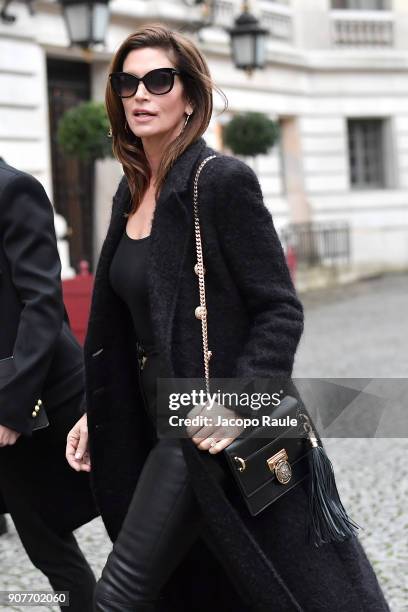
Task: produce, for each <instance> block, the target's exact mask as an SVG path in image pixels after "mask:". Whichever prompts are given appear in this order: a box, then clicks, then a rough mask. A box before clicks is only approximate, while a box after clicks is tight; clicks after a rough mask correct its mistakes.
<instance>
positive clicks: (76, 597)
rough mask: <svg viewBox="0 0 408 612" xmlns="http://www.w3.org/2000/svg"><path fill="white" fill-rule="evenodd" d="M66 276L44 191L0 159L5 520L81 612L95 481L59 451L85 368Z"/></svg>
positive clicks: (0, 499) (1, 491) (88, 605)
mask: <svg viewBox="0 0 408 612" xmlns="http://www.w3.org/2000/svg"><path fill="white" fill-rule="evenodd" d="M60 275H61V263H60V259H59V255H58V249H57V240H56V236H55V229H54V214H53V210H52V206H51V204H50V201H49V200H48V198H47V195H46V193H45V191H44V189H43V188H42V186H41V185H40V183H39V182H38V181H37V180H36V179H35V178H34V177H32V176H30V175H28V174H26V173H24V172H21V171H19V170H17V169H15V168H12V167H11V166H9V165H7V164H6V163H5V162H4V161H2V160H0V329H1V333H0V513H2V512H9V513H10V514H11V516H12V519H13V521H14V524H15V527H16V529H17V531H18V534H19V536H20V538H21V541H22V543H23V545H24V547H25V549H26V551H27V554H28V555H29V557H30V560H31V561H32V563H33V564H34V565H35V567H37V568H38V569H39V570H41V571H42V572H43V574H44V575H45V576H46V577H47V578H48V579H49V581H50V584H51V586H52V588H53V589H54V590H56V591H69V593H70V610H72V611H73V612H75V611H77V612H84V611H90V610H91V609H92V598H93V591H94V588H95V583H96V581H95V577H94V575H93V572H92V570H91V568H90V566H89V564H88V563H87V561H86V559H85V558H84V556H83V554H82V552H81V551H80V549H79V547H78V544H77V542H76V539H75V537H74V535H73V534H72V531H73V530H74V529H77V528H78V527H79V526H80V525H82V524H84V523H86V522H88V521H89V520H91V519H92V518H94V517H95V516H96V515H97V512H96V509H95V503H94V500H93V497H92V492H91V488H90V486H89V476H88V475H87V474H75V473H74V472H73V471H72V470H71V469H69V467H68V465H67V464H66V461H65V459H64V453H63V452H61V451H62V449H64V448H65V441H66V436H67V432H68V431H69V430H70V429H71V428H72V426H73V425H74V423H76V422H77V420H78V418H79V417H80V415H81V414H83V408H82V406H83V403H84V402H83V397H84V375H83V370H84V366H83V355H82V349H81V347H80V345H79V344H78V342H77V341H76V340H75V338H74V336H73V335H72V332H71V330H70V328H69V325H68V319H67V316H66V313H65V312H64V304H63V301H62V290H61V277H60ZM73 497H74V498H75V502H76V503H75V507H73V508H70V501H71V500H72V498H73ZM14 571H16V569H15V568H14ZM62 609H65V607H62Z"/></svg>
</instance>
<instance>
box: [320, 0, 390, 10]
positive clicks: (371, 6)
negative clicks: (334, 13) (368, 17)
mask: <svg viewBox="0 0 408 612" xmlns="http://www.w3.org/2000/svg"><path fill="white" fill-rule="evenodd" d="M331 4H332V9H346V10H350V11H388V10H390V8H391V7H390V0H332V3H331Z"/></svg>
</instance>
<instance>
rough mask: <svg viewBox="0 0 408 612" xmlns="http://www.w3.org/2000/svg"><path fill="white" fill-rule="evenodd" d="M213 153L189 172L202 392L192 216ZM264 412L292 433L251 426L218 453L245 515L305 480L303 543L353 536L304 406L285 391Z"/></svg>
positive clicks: (207, 354) (203, 314)
mask: <svg viewBox="0 0 408 612" xmlns="http://www.w3.org/2000/svg"><path fill="white" fill-rule="evenodd" d="M216 157H217V156H216V155H210V156H208V157H207V158H205V159H204V160H203V161H202V162H201V164H200V165H199V167H198V169H197V172H196V175H195V180H194V190H193V207H194V229H195V241H196V256H197V262H196V264H195V266H194V271H195V273H196V274H197V276H198V285H199V294H200V305H199V306H197V308H196V310H195V316H196V317H197V318H198V319H200V320H201V328H202V343H203V357H204V375H205V386H206V392H207V394H209V393H210V375H209V361H210V359H211V351H210V350H209V349H208V330H207V307H206V296H205V282H204V274H205V268H204V262H203V253H202V242H201V230H200V222H199V215H198V179H199V176H200V173H201V171H202V169H203V167H204V166H205V164H206V163H207V162H208V161H210V160H211V159H213V158H216ZM270 416H271V417H272V418H276V419H280V418H281V417H290V418H293V419H296V421H297V424H298V426H297V428H296V430H295V431H294V429H293V426H288V427H285V426H282V427H277V428H275V427H274V429H273V431H274V432H275V433H276V436H274V437H271V426H270V425H265V426H263V427H262V426H259V427H256V428H252V429H251V430H250V431H249V433H248V432H247V433H246V434H245V436H244V437H243V438H236V439H235V440H234V441H233V442H232V443H231V444H230V445H229V446H227V447H226V448H225V449H224V451H223V453H224V455H225V456H226V458H227V463H228V465H229V467H230V469H231V471H232V474H233V477H234V479H235V481H236V483H237V485H238V487H239V489H240V491H241V493H242V496H243V500H244V502H245V504H246V506H247V508H248V510H249V512H250V514H251V515H252V516H256V515H258V514H260V513H261V512H262V511H263V510H265V509H266V508H268V507H269V506H270V505H271V504H272V503H273V502H275V501H276V500H277V499H279V498H280V497H282V495H285V494H286V493H288V492H289V491H291V490H292V489H293V488H294V487H296V486H298V485H299V484H300V483H301V482H302V481H303V480H305V479H308V483H309V514H310V516H309V519H310V522H309V528H308V539H309V541H311V540H313V542H314V544H315V546H320V545H321V544H324V543H326V542H329V541H342V540H344V539H345V538H347V537H350V536H354V535H356V531H355V529H356V528H358V525H357V524H356V523H354V522H353V521H352V520H351V519H350V518H349V517H348V516H347V514H346V511H345V509H344V507H343V505H342V503H341V501H340V497H339V494H338V491H337V487H336V484H335V479H334V471H333V466H332V464H331V462H330V460H329V458H328V457H327V455H326V452H325V450H324V448H323V445H322V442H321V440H320V438H319V437H318V435H317V433H316V428H315V426H314V424H313V421H312V419H311V417H310V415H309V414H308V412H307V410H306V409H305V407H304V406H303V405H302V406H300V402H299V401H298V400H297V399H296V398H294V397H292V396H290V395H286V396H285V397H283V398H282V399H281V401H280V403H279V404H278V406H274V407H273V408H271V414H270ZM284 420H285V419H283V421H284ZM289 422H290V420H289Z"/></svg>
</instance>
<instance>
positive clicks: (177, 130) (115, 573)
mask: <svg viewBox="0 0 408 612" xmlns="http://www.w3.org/2000/svg"><path fill="white" fill-rule="evenodd" d="M111 72H112V73H113V74H112V75H111V78H110V81H109V82H108V85H107V90H106V102H107V109H108V114H109V118H110V122H111V126H112V135H113V146H114V151H115V154H116V156H117V158H118V159H119V160H120V162H121V163H122V164H123V168H124V171H125V175H126V176H125V177H124V178H123V179H122V181H121V183H120V185H119V188H118V191H117V193H116V195H115V197H114V202H113V211H112V218H111V222H110V227H109V231H108V235H107V238H106V240H105V243H104V246H103V249H102V253H101V257H100V261H99V266H98V270H97V273H96V279H95V290H94V296H93V303H92V308H91V315H90V322H89V330H88V335H87V340H86V346H85V361H86V372H87V384H86V386H87V401H88V417H87V422H86V417H83V419H82V420H81V422H80V423H79V424H78V425H77V428H76V429H75V431H74V435H75V437H76V439H78V438H79V439H80V442H79V444H78V449H79V452H78V457H77V462H78V463H77V467H78V466H79V467H80V468H81V466H82V459H81V457H82V453H83V452H84V451H85V449H86V448H87V432H86V430H87V427H88V430H89V448H90V463H89V461H86V462H85V464H84V468H83V469H91V474H92V478H93V483H94V489H95V494H96V497H97V499H98V502H99V506H100V511H101V514H102V517H103V519H104V521H105V524H106V527H107V530H108V533H109V535H110V537H111V539H112V540H113V541H114V546H113V550H112V552H111V554H110V555H109V558H108V561H107V563H106V566H105V568H104V570H103V572H102V577H101V579H100V580H99V582H98V585H97V589H96V596H95V606H96V610H98V611H105V612H108V611H109V612H113V611H119V610H120V611H121V612H125V611H126V610H133V611H138V612H139V611H141V610H143V611H144V612H147V611H149V612H152V611H153V610H159V609H168V610H172V611H174V612H180V611H183V610H186V611H187V610H188V611H191V610H208V609H213V610H217V611H218V610H220V611H221V610H223V611H224V610H231V611H232V610H234V611H236V610H239V611H243V610H264V611H265V610H270V611H272V610H276V611H277V612H278V611H279V612H288V611H291V610H310V611H312V610H313V611H316V610H328V611H330V612H335V611H336V610H343V611H344V612H345V611H347V612H351V611H357V610H359V611H361V610H366V611H367V612H368V611H370V612H373V611H378V612H379V611H380V610H381V611H384V610H388V607H387V605H386V603H385V601H384V598H383V595H382V593H381V590H380V587H379V585H378V583H377V580H376V577H375V575H374V573H373V570H372V568H371V566H370V565H369V562H368V560H367V558H366V556H365V554H364V552H363V550H362V548H361V546H360V544H359V542H358V541H357V540H356V539H353V540H351V541H346V542H344V543H341V544H333V545H326V546H324V547H322V548H320V549H315V548H313V546H311V545H307V544H306V543H305V526H304V517H305V515H306V513H307V505H306V504H307V501H306V495H305V492H304V490H303V489H302V487H297V488H296V489H295V490H294V491H293V492H292V493H291V494H288V495H286V496H284V497H283V498H282V499H281V500H279V501H278V502H276V503H274V504H273V505H272V506H271V507H270V508H269V509H268V510H267V511H265V512H263V513H262V514H261V515H259V516H258V517H256V518H252V517H251V516H249V514H248V513H247V512H246V511H245V509H244V508H242V505H241V504H240V502H239V495H236V496H235V498H234V495H233V494H231V487H230V484H229V481H227V479H228V474H227V472H226V471H225V470H224V467H223V462H222V455H221V454H220V451H221V450H222V449H223V448H225V447H226V446H227V445H228V444H229V443H230V442H231V438H229V439H221V440H220V433H219V432H218V431H217V430H215V431H211V432H209V433H208V434H205V433H204V434H203V432H202V431H201V430H200V431H198V432H197V431H196V432H194V433H195V435H194V437H193V438H192V439H189V438H185V439H179V440H177V439H169V438H159V439H157V437H156V431H155V427H154V423H155V421H154V412H155V391H154V381H155V379H156V378H157V377H169V378H171V377H180V378H183V377H185V378H186V377H191V378H197V377H198V378H199V377H202V369H203V364H202V339H201V324H200V321H199V320H197V318H196V316H195V308H196V306H197V304H198V303H199V293H198V287H197V276H196V274H195V272H194V264H195V261H196V257H195V236H194V226H193V206H192V188H193V184H192V183H193V180H194V176H195V172H196V169H197V167H198V166H199V164H200V163H201V161H202V160H203V159H204V158H206V157H207V156H208V155H210V154H214V153H215V152H214V151H213V150H212V149H210V148H209V147H207V146H206V143H205V141H204V140H203V138H202V134H203V133H204V132H205V130H206V128H207V126H208V124H209V121H210V118H211V113H212V82H211V78H210V74H209V71H208V67H207V64H206V62H205V59H204V58H203V56H202V55H201V53H200V52H199V50H198V49H197V48H196V46H195V45H194V44H193V43H192V42H191V41H189V40H188V39H187V38H186V37H184V36H182V35H181V34H179V33H175V32H172V31H170V30H168V29H166V28H165V27H162V26H155V25H153V26H150V27H149V26H147V27H144V28H142V29H140V30H139V31H137V32H135V33H134V34H132V35H131V36H129V38H128V39H126V40H125V41H124V43H123V44H122V45H121V47H120V48H119V50H118V51H117V53H116V55H115V57H114V59H113V61H112V65H111ZM199 190H200V196H199V197H200V201H199V207H200V221H201V226H202V233H203V237H204V238H203V251H204V261H205V268H206V276H205V278H206V292H207V307H208V317H209V340H210V344H209V345H210V348H211V350H212V352H213V356H212V358H211V369H212V372H211V375H212V376H213V377H220V378H221V377H225V378H227V377H246V376H254V377H268V378H272V377H288V376H290V374H291V371H292V366H293V360H294V355H295V351H296V347H297V345H298V342H299V339H300V336H301V333H302V328H303V313H302V306H301V304H300V302H299V300H298V299H297V297H296V294H295V290H294V288H293V285H292V283H291V280H290V276H289V273H288V269H287V267H286V263H285V260H284V254H283V251H282V248H281V245H280V242H279V240H278V237H277V235H276V232H275V229H274V226H273V222H272V219H271V216H270V214H269V212H268V210H267V208H266V207H265V205H264V204H263V201H262V193H261V189H260V186H259V183H258V181H257V178H256V176H255V174H254V173H253V171H252V170H251V169H250V168H249V167H248V166H247V165H245V164H244V163H243V162H241V161H239V160H237V159H234V158H233V157H229V156H225V155H217V159H213V160H211V161H210V162H209V163H208V165H207V166H206V167H205V169H204V170H203V173H202V175H201V178H200V183H199ZM137 347H139V351H140V354H141V355H142V357H143V359H142V360H140V362H141V364H142V366H143V364H144V366H143V367H142V369H141V370H139V368H138V353H137ZM137 372H140V380H139V378H138V376H137ZM143 400H145V401H143ZM221 438H222V436H221ZM75 448H76V446H75V447H73V446H72V445H71V447H70V448H69V449H68V453H69V454H71V457H72V453H73V452H74V450H75ZM71 463H72V464H73V459H72V458H71ZM228 489H230V494H229V495H228V496H227V495H226V491H227V490H228ZM233 500H234V501H233ZM164 605H167V606H168V607H167V608H165V607H163V608H162V606H164Z"/></svg>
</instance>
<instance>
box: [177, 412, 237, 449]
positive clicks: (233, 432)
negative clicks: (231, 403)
mask: <svg viewBox="0 0 408 612" xmlns="http://www.w3.org/2000/svg"><path fill="white" fill-rule="evenodd" d="M198 415H200V416H210V417H211V420H212V424H211V425H204V426H200V425H196V426H192V425H191V426H188V427H187V428H186V429H187V434H188V435H189V437H190V438H191V439H192V441H193V442H194V444H195V445H196V446H197V448H199V449H200V450H208V452H209V453H211V454H212V455H215V454H216V453H219V452H220V451H222V450H224V448H227V446H229V445H230V444H231V442H233V441H234V440H235V439H236V438H237V437H238V436H239V435H240V434H241V433H242V431H243V430H244V427H243V426H242V427H241V426H237V425H233V424H231V425H227V426H226V425H217V422H218V421H219V420H220V419H223V420H225V419H227V420H228V422H230V421H231V422H233V421H234V419H235V418H237V417H238V415H237V414H236V412H234V411H233V410H231V409H230V408H226V407H225V406H223V405H222V404H217V403H215V404H214V406H212V408H211V410H208V409H207V407H206V405H201V404H200V405H198V406H194V408H192V409H191V410H190V412H189V413H188V414H187V417H188V418H193V417H195V416H198Z"/></svg>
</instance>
